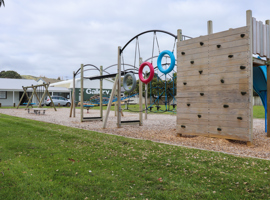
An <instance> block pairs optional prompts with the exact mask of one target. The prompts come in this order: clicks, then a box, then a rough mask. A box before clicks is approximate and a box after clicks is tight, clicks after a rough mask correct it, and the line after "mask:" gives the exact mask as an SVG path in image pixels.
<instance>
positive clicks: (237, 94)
mask: <svg viewBox="0 0 270 200" xmlns="http://www.w3.org/2000/svg"><path fill="white" fill-rule="evenodd" d="M241 92H246V94H245V95H242V94H241ZM207 95H208V98H209V102H211V101H215V100H218V99H219V98H220V99H221V98H222V99H226V98H228V99H229V98H230V97H232V98H235V99H237V100H238V101H240V102H245V101H247V100H248V99H249V97H248V96H249V91H248V90H246V91H239V90H231V91H226V92H224V91H221V90H218V91H208V93H207Z"/></svg>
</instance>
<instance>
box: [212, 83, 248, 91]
mask: <svg viewBox="0 0 270 200" xmlns="http://www.w3.org/2000/svg"><path fill="white" fill-rule="evenodd" d="M248 89H249V85H248V84H222V83H220V84H219V85H209V87H208V91H209V92H211V91H221V92H224V91H232V90H233V91H239V92H241V91H247V90H248Z"/></svg>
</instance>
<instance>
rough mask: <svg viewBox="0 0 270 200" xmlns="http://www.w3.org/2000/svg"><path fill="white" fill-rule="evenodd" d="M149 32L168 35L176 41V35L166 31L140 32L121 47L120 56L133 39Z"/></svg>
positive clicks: (184, 36) (149, 31)
mask: <svg viewBox="0 0 270 200" xmlns="http://www.w3.org/2000/svg"><path fill="white" fill-rule="evenodd" d="M151 32H154V33H156V32H160V33H165V34H167V35H170V36H172V37H174V38H175V39H177V35H174V34H172V33H170V32H168V31H163V30H148V31H144V32H142V33H139V34H138V35H135V36H134V37H133V38H131V39H130V40H129V41H128V42H127V43H126V44H125V45H124V47H123V48H122V49H120V54H122V52H123V51H124V49H125V48H126V47H127V46H128V45H129V43H131V42H132V41H133V40H134V39H136V38H138V37H139V36H141V35H144V34H146V33H151ZM182 36H183V38H189V39H190V38H191V37H189V36H186V35H182Z"/></svg>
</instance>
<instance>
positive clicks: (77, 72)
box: [75, 64, 99, 77]
mask: <svg viewBox="0 0 270 200" xmlns="http://www.w3.org/2000/svg"><path fill="white" fill-rule="evenodd" d="M86 66H91V67H95V68H96V69H97V70H98V71H99V69H98V68H97V67H96V66H95V65H92V64H86V65H83V67H86ZM80 70H81V68H79V69H78V70H77V71H76V73H75V77H76V76H77V75H78V74H79V71H80Z"/></svg>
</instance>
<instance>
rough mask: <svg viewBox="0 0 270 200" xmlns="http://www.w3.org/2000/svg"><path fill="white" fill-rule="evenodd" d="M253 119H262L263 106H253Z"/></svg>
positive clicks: (263, 113) (263, 115)
mask: <svg viewBox="0 0 270 200" xmlns="http://www.w3.org/2000/svg"><path fill="white" fill-rule="evenodd" d="M253 117H254V118H264V117H265V112H264V107H263V106H253Z"/></svg>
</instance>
